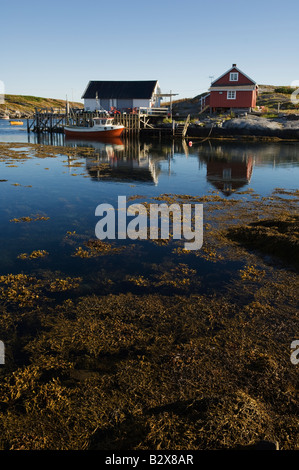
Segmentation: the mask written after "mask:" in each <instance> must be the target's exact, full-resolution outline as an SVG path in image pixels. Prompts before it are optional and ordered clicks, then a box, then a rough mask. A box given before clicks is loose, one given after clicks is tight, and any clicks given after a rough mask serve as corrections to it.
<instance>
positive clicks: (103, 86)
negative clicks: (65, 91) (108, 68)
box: [82, 80, 157, 99]
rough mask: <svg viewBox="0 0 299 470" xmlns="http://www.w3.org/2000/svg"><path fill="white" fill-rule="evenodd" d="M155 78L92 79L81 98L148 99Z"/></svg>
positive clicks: (154, 84) (155, 82)
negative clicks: (126, 79)
mask: <svg viewBox="0 0 299 470" xmlns="http://www.w3.org/2000/svg"><path fill="white" fill-rule="evenodd" d="M156 84H157V80H145V81H96V80H92V81H90V82H89V84H88V85H87V88H86V90H85V92H84V94H83V96H82V99H93V98H96V96H98V98H99V99H101V98H102V99H112V98H118V99H133V98H135V99H149V98H151V97H152V95H153V92H154V89H155V86H156Z"/></svg>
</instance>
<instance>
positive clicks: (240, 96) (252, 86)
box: [209, 64, 258, 112]
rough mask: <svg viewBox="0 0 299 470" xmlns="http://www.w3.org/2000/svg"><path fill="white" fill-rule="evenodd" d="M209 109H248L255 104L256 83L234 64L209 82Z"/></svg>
mask: <svg viewBox="0 0 299 470" xmlns="http://www.w3.org/2000/svg"><path fill="white" fill-rule="evenodd" d="M209 92H210V97H209V106H210V111H212V112H213V111H227V110H229V109H231V110H234V111H239V110H240V111H248V112H250V111H251V110H252V108H255V106H256V99H257V94H258V85H257V84H256V82H255V81H254V80H252V79H251V78H250V77H248V76H247V75H246V74H245V73H244V72H242V71H241V70H239V69H238V68H237V65H236V64H233V65H232V67H231V68H230V69H229V70H227V71H226V72H225V73H224V74H223V75H221V76H220V77H219V78H217V80H214V81H213V82H212V83H211V86H210V89H209Z"/></svg>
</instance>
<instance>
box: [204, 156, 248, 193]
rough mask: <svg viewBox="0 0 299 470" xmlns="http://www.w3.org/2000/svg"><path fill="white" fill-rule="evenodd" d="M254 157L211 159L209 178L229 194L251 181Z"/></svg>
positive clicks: (223, 191)
mask: <svg viewBox="0 0 299 470" xmlns="http://www.w3.org/2000/svg"><path fill="white" fill-rule="evenodd" d="M252 169H253V157H252V156H251V155H250V156H246V157H245V158H244V159H243V160H230V159H220V160H219V159H211V160H209V161H208V162H207V180H208V181H209V182H210V183H212V184H213V186H215V187H216V188H217V189H218V190H219V191H221V192H222V193H223V194H225V195H226V196H228V195H229V194H231V192H232V191H236V190H238V189H240V188H241V187H242V186H245V185H246V184H248V183H249V182H250V179H251V175H252Z"/></svg>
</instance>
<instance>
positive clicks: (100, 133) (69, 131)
mask: <svg viewBox="0 0 299 470" xmlns="http://www.w3.org/2000/svg"><path fill="white" fill-rule="evenodd" d="M92 129H93V128H92V127H91V128H88V127H87V128H86V127H83V128H82V129H80V128H76V129H75V128H72V127H65V128H64V133H65V135H66V136H67V137H80V138H85V137H92V138H100V139H102V138H109V137H120V136H121V134H122V133H123V130H124V127H121V126H120V127H116V128H115V129H109V130H99V129H95V130H92Z"/></svg>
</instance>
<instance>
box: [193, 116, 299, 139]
mask: <svg viewBox="0 0 299 470" xmlns="http://www.w3.org/2000/svg"><path fill="white" fill-rule="evenodd" d="M238 136H243V137H245V136H246V137H250V138H254V137H266V138H276V139H283V140H298V139H299V115H298V114H290V115H278V116H277V117H275V118H265V117H262V116H256V115H245V116H242V117H236V118H232V119H227V118H224V119H221V118H215V117H214V118H213V117H206V118H204V119H203V120H201V121H196V122H194V123H192V124H190V126H189V127H188V131H187V137H189V138H190V137H192V138H196V137H199V138H206V137H210V138H221V137H225V138H234V137H238Z"/></svg>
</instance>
